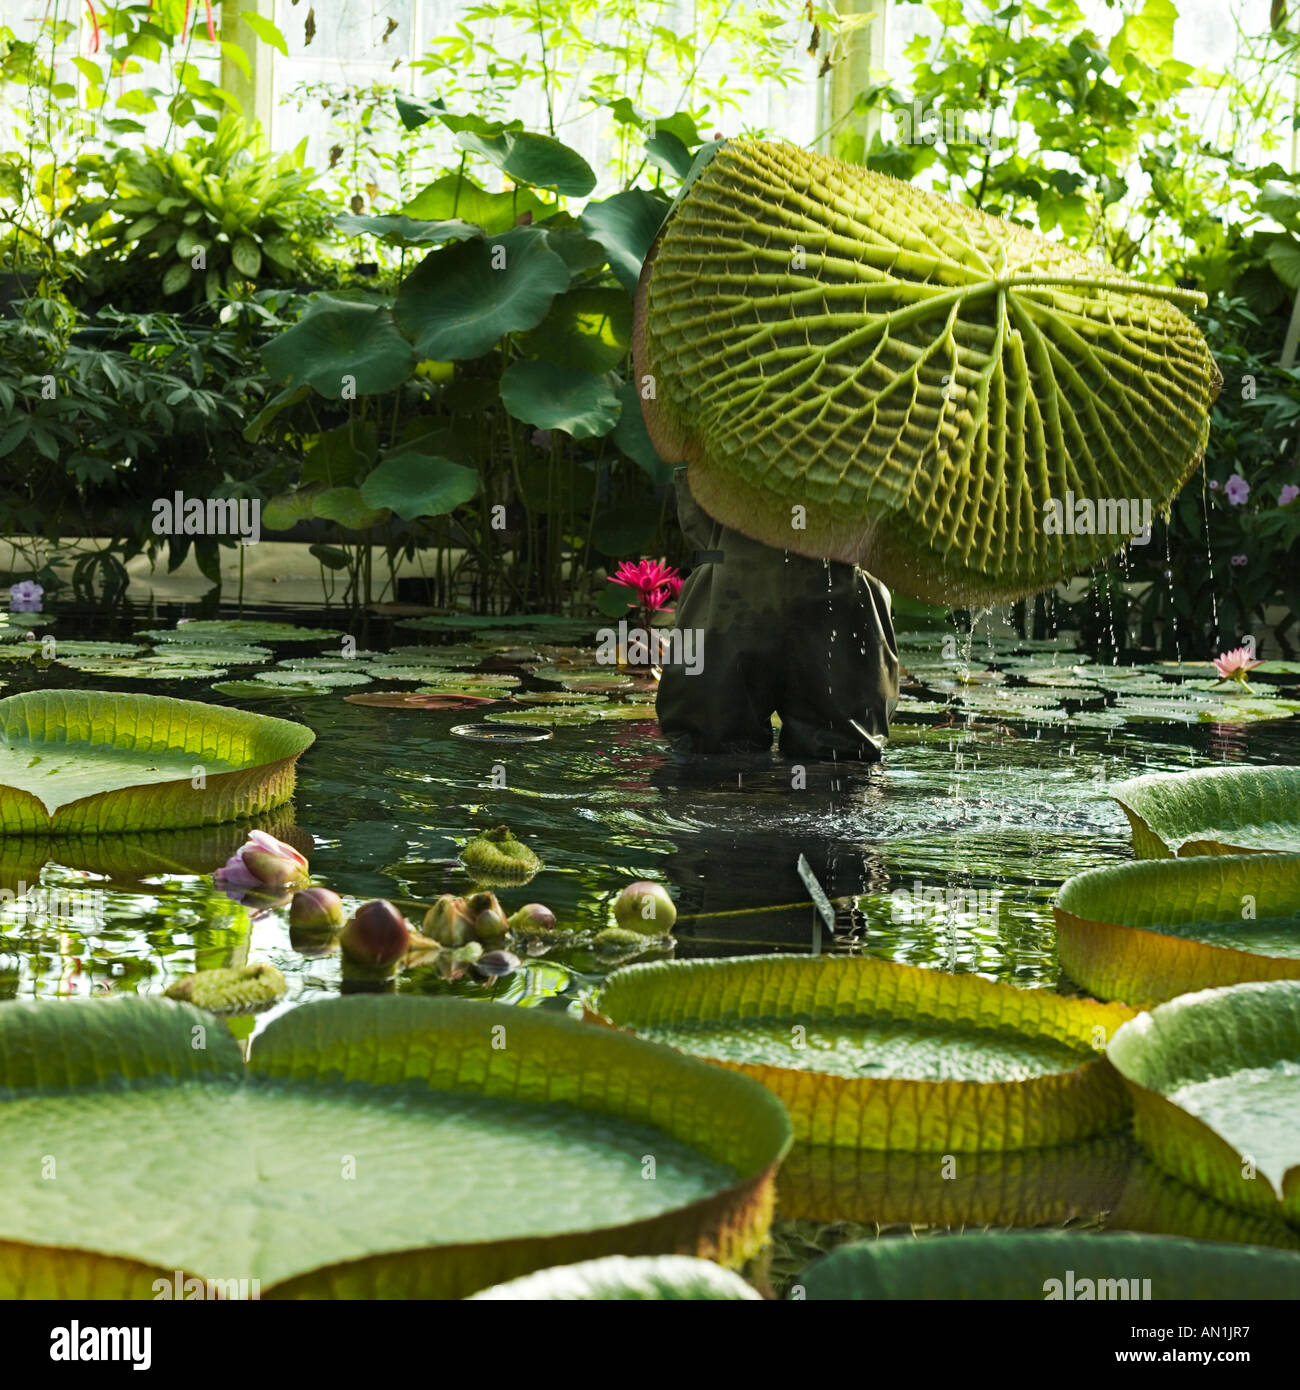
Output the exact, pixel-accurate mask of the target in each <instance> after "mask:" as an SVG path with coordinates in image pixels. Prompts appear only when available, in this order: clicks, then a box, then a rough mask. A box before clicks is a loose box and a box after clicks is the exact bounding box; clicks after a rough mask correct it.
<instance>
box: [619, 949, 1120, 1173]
mask: <svg viewBox="0 0 1300 1390" xmlns="http://www.w3.org/2000/svg"><path fill="white" fill-rule="evenodd" d="M598 1007H599V1010H600V1016H602V1017H603V1018H604V1019H605V1020H607V1021H609V1022H610V1023H612V1024H614V1025H615V1026H620V1027H627V1028H631V1029H632V1030H633V1031H635V1032H636V1033H637V1034H638V1035H639V1036H642V1037H647V1038H650V1039H652V1040H654V1041H656V1042H662V1043H667V1044H669V1045H670V1046H675V1047H679V1048H682V1049H683V1050H685V1051H687V1052H691V1053H694V1054H696V1055H698V1056H702V1057H707V1058H709V1059H710V1060H712V1061H715V1062H718V1063H719V1064H721V1065H723V1066H727V1067H734V1068H736V1069H737V1070H739V1071H743V1072H745V1073H746V1074H747V1075H749V1076H752V1077H754V1078H755V1079H756V1080H760V1081H762V1082H763V1083H764V1084H765V1085H768V1086H770V1087H771V1088H772V1090H773V1091H775V1093H776V1094H777V1095H778V1096H780V1097H781V1099H782V1100H783V1101H784V1102H785V1104H786V1107H787V1108H788V1109H789V1111H790V1115H791V1118H792V1120H793V1121H794V1126H795V1135H796V1137H797V1138H798V1139H799V1140H800V1142H803V1143H811V1144H838V1145H846V1146H854V1145H856V1146H860V1147H864V1148H873V1149H885V1148H890V1149H905V1150H911V1151H914V1152H925V1153H972V1152H979V1151H987V1150H996V1149H1006V1148H1028V1147H1039V1146H1043V1145H1050V1144H1066V1143H1073V1142H1074V1141H1076V1140H1079V1139H1085V1138H1088V1137H1090V1136H1092V1135H1094V1134H1100V1133H1104V1132H1106V1131H1107V1130H1109V1129H1112V1128H1115V1127H1116V1126H1118V1125H1119V1124H1120V1123H1122V1122H1123V1119H1124V1116H1125V1113H1126V1106H1125V1104H1124V1099H1123V1094H1122V1090H1121V1088H1120V1087H1119V1085H1118V1082H1117V1078H1116V1077H1115V1076H1114V1074H1113V1072H1112V1071H1111V1069H1110V1067H1109V1066H1108V1065H1107V1064H1106V1062H1105V1060H1104V1058H1101V1057H1099V1056H1098V1055H1097V1054H1098V1051H1099V1050H1100V1049H1101V1048H1102V1047H1104V1045H1105V1039H1106V1038H1107V1037H1109V1036H1110V1034H1111V1032H1113V1030H1114V1029H1115V1028H1117V1027H1118V1026H1119V1024H1120V1023H1122V1022H1123V1021H1124V1020H1125V1019H1127V1018H1130V1017H1131V1016H1132V1013H1133V1011H1132V1010H1131V1009H1128V1008H1126V1007H1124V1006H1123V1005H1119V1004H1098V1003H1095V1002H1094V1001H1092V1000H1087V999H1067V998H1064V997H1062V996H1061V995H1058V994H1054V993H1051V992H1050V991H1048V990H1037V989H1036V990H1024V989H1017V988H1015V987H1013V986H1011V985H1005V984H997V983H993V982H991V981H988V980H983V979H980V978H978V977H977V976H974V975H949V974H945V973H943V972H940V971H937V970H920V969H917V968H915V967H913V966H910V965H902V964H898V963H896V962H893V961H884V960H877V959H874V958H871V957H856V958H846V957H839V958H835V957H815V956H792V955H789V956H787V955H773V956H761V957H759V956H756V957H752V958H739V959H731V960H728V959H721V960H691V961H671V962H666V963H658V964H653V965H638V966H632V967H629V968H628V969H626V970H620V971H617V972H616V973H615V974H614V975H612V976H611V977H610V979H609V980H608V982H607V983H606V985H605V987H604V989H603V990H602V991H601V993H600V996H599V1001H598Z"/></svg>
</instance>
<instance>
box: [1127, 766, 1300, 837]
mask: <svg viewBox="0 0 1300 1390" xmlns="http://www.w3.org/2000/svg"><path fill="white" fill-rule="evenodd" d="M1110 794H1111V795H1112V796H1113V797H1114V798H1115V800H1116V801H1118V802H1119V804H1120V807H1121V808H1122V810H1123V812H1124V814H1125V815H1126V816H1127V817H1128V820H1129V824H1130V826H1131V827H1132V830H1133V851H1134V853H1135V854H1136V855H1137V856H1138V858H1139V859H1165V858H1168V857H1170V856H1171V855H1174V854H1177V855H1180V856H1186V855H1195V854H1259V853H1264V852H1266V851H1269V850H1290V851H1294V850H1300V767H1211V768H1197V769H1195V770H1194V771H1187V772H1177V773H1153V774H1150V775H1148V776H1146V777H1135V778H1133V779H1132V780H1131V781H1127V782H1120V783H1118V784H1116V785H1115V786H1114V787H1112V788H1111V793H1110Z"/></svg>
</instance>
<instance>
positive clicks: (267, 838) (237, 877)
mask: <svg viewBox="0 0 1300 1390" xmlns="http://www.w3.org/2000/svg"><path fill="white" fill-rule="evenodd" d="M214 878H215V880H216V884H217V887H218V888H221V889H223V890H224V891H226V892H227V893H229V894H230V896H231V897H233V898H235V899H236V901H239V900H240V899H241V898H242V895H243V894H244V893H248V892H253V893H257V892H261V891H262V890H263V889H266V888H272V889H278V888H287V887H288V886H289V885H290V884H292V883H299V882H304V881H305V880H306V878H307V860H306V859H305V858H304V856H303V855H301V854H299V853H298V851H297V850H296V849H294V847H293V846H292V845H286V844H285V843H284V841H283V840H277V839H276V838H275V836H274V835H268V834H267V833H266V831H264V830H250V831H249V832H248V843H247V844H244V845H241V846H240V847H239V848H238V849H237V850H236V851H235V852H234V854H232V855H231V856H230V858H229V859H227V860H226V862H225V864H223V865H222V867H221V868H219V869H218V870H217V872H216V874H215V875H214Z"/></svg>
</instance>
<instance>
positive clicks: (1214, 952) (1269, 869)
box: [1053, 854, 1300, 1004]
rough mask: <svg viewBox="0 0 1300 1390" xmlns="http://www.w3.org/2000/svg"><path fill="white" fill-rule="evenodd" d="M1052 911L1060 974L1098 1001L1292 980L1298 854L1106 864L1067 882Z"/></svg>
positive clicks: (1299, 911) (1297, 936)
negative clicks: (1255, 981) (1074, 982)
mask: <svg viewBox="0 0 1300 1390" xmlns="http://www.w3.org/2000/svg"><path fill="white" fill-rule="evenodd" d="M1053 911H1054V913H1055V915H1056V943H1057V950H1058V952H1059V954H1060V957H1061V964H1062V965H1063V966H1064V967H1065V971H1066V973H1067V974H1068V975H1069V976H1070V978H1071V979H1072V980H1077V981H1078V982H1079V983H1080V984H1081V985H1083V986H1084V987H1085V988H1086V989H1089V990H1091V991H1092V993H1093V994H1097V995H1100V996H1101V997H1102V998H1103V999H1127V1000H1128V1001H1129V1002H1130V1003H1135V1004H1136V1003H1158V1002H1160V1001H1162V1000H1165V999H1172V998H1174V996H1175V995H1179V994H1186V993H1189V992H1190V991H1192V990H1198V989H1209V988H1211V987H1213V986H1216V985H1235V984H1240V983H1241V982H1242V981H1244V980H1282V979H1300V854H1230V855H1229V854H1225V855H1198V856H1195V857H1194V858H1190V859H1145V860H1138V861H1137V862H1135V863H1128V864H1115V865H1107V866H1105V867H1103V868H1099V869H1090V870H1089V871H1088V872H1087V873H1083V874H1078V875H1076V876H1075V877H1074V878H1072V879H1070V880H1068V881H1067V882H1066V884H1065V885H1064V886H1063V887H1062V889H1061V892H1060V895H1059V897H1058V899H1057V902H1056V904H1055V906H1054V908H1053Z"/></svg>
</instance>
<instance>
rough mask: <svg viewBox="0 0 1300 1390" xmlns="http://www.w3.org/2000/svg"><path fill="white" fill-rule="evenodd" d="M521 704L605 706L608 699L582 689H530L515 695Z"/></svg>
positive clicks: (517, 701) (516, 700)
mask: <svg viewBox="0 0 1300 1390" xmlns="http://www.w3.org/2000/svg"><path fill="white" fill-rule="evenodd" d="M515 702H516V703H517V704H520V705H578V706H581V707H582V708H584V709H585V708H587V707H589V706H594V707H595V708H603V707H604V706H605V704H606V701H605V700H603V699H601V698H600V697H598V696H594V695H586V694H583V692H582V691H580V690H529V691H526V692H524V693H523V694H522V695H516V696H515Z"/></svg>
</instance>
